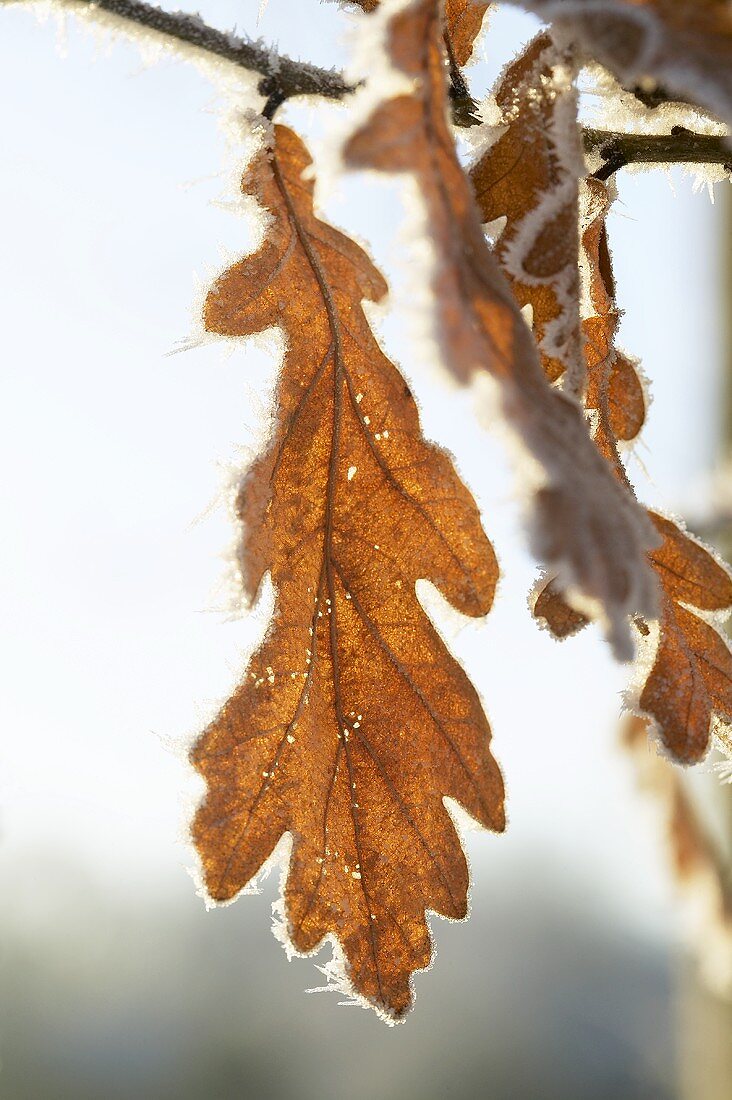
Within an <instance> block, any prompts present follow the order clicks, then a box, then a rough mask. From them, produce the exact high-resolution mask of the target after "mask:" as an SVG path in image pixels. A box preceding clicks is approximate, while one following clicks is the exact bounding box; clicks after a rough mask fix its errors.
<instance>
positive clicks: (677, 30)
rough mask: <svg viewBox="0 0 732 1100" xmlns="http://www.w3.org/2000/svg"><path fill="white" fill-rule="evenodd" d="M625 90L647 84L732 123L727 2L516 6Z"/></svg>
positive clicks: (731, 15)
mask: <svg viewBox="0 0 732 1100" xmlns="http://www.w3.org/2000/svg"><path fill="white" fill-rule="evenodd" d="M520 2H521V3H522V5H523V6H524V7H528V8H530V9H531V10H533V11H535V12H536V13H537V14H538V15H540V16H541V18H542V19H546V20H547V21H551V22H553V23H554V25H555V26H556V27H557V29H558V30H560V31H561V32H562V33H563V34H568V35H571V36H573V37H574V38H575V39H576V40H577V42H578V43H579V44H580V45H581V46H582V48H583V49H584V50H585V52H586V53H587V54H588V55H589V56H590V57H592V58H594V59H595V60H597V61H599V62H600V63H601V64H602V65H604V66H605V67H606V68H608V69H609V70H610V71H611V72H613V73H614V74H615V76H617V78H618V79H619V80H620V81H621V83H623V84H625V85H626V86H632V85H634V84H638V85H640V86H641V87H643V88H647V86H648V82H649V80H651V81H655V82H656V83H657V84H660V85H661V86H663V87H664V89H665V90H666V91H668V92H671V93H672V94H674V95H675V96H678V97H679V98H680V99H684V100H687V101H688V102H690V103H693V104H695V105H696V106H698V107H701V108H702V109H703V110H706V111H709V112H711V113H712V114H715V115H718V116H719V117H720V118H721V119H723V120H724V121H725V122H726V123H727V124H728V125H732V7H730V5H729V3H728V2H727V0H525V2H524V0H520Z"/></svg>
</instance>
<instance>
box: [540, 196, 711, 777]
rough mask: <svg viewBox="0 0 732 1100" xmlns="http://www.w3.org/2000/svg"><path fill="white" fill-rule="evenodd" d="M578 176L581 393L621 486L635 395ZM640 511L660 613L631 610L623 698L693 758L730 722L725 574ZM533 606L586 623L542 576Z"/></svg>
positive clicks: (669, 745)
mask: <svg viewBox="0 0 732 1100" xmlns="http://www.w3.org/2000/svg"><path fill="white" fill-rule="evenodd" d="M587 186H588V191H589V196H588V197H589V215H588V217H589V222H588V225H587V228H586V229H585V231H584V233H583V235H582V242H583V248H584V253H585V258H586V271H587V277H588V284H589V285H588V288H587V289H588V299H589V301H590V302H591V304H592V306H593V307H594V309H595V310H596V311H597V312H596V313H595V314H594V315H593V316H591V317H588V318H587V319H586V321H585V326H586V331H587V333H588V341H587V345H586V349H587V364H588V375H589V386H588V391H587V398H586V401H587V407H588V410H590V411H591V415H592V416H593V419H594V421H595V441H596V443H597V446H598V449H599V450H600V451H601V452H602V454H603V455H604V456H605V458H606V459H607V461H608V462H609V463H610V465H611V467H612V469H613V470H614V472H615V475H616V477H617V479H618V482H619V484H623V485H624V486H625V487H626V491H627V492H628V493H629V494H630V493H632V492H633V490H632V488H631V486H630V483H629V481H628V478H627V474H626V472H625V467H624V465H623V462H622V458H621V455H620V451H619V448H618V442H619V441H626V440H631V439H634V438H635V436H636V435H637V434H638V432H639V431H640V428H641V427H642V424H643V421H644V418H645V402H644V395H643V389H642V386H641V384H640V380H639V378H638V375H637V373H636V371H635V367H634V364H633V363H632V361H631V360H630V359H628V358H627V357H625V356H623V355H621V354H620V353H618V352H617V351H616V349H615V346H614V337H615V329H616V327H617V320H618V312H617V308H616V306H615V298H614V283H613V278H612V265H611V261H610V253H609V250H608V247H607V236H606V229H605V218H606V215H607V211H608V209H609V206H610V201H611V199H610V192H609V190H608V188H607V186H606V185H605V184H604V183H601V182H600V181H598V180H589V181H588V185H587ZM648 515H649V517H650V519H651V521H652V522H653V524H654V526H655V528H656V530H657V531H658V534H659V536H660V538H661V540H662V541H661V544H660V546H659V547H657V548H656V549H653V550H652V551H651V552H650V553H649V561H650V564H651V566H652V568H653V569H654V571H655V573H656V575H657V577H658V580H659V583H660V592H661V615H660V621H659V625H658V627H657V628H653V629H652V628H651V627H650V626H649V625H648V624H647V623H645V622H644V621H643V620H642V619H637V620H636V627H637V629H638V631H639V634H640V636H641V637H643V638H644V639H645V646H644V648H645V649H647V650H648V652H647V653H642V654H641V660H640V665H639V676H640V684H639V685H638V686H637V687H636V688H635V689H634V690H633V692H632V693H631V696H630V699H629V702H630V705H631V706H632V709H633V710H634V711H636V712H637V713H638V714H640V715H642V716H643V717H644V718H646V719H647V720H648V722H649V723H650V725H651V728H652V729H654V730H655V731H656V732H657V733H658V736H659V737H660V739H661V741H662V743H663V744H664V746H665V747H666V749H667V750H668V752H669V753H670V754H671V755H672V756H673V757H674V759H676V760H678V761H680V762H681V763H685V764H693V763H696V762H697V761H699V760H701V759H702V758H703V757H704V756H705V755H706V753H707V751H708V749H709V746H710V740H711V736H712V732H716V734H717V736H718V737H719V739H720V741H721V742H722V743H723V744H725V743H726V744H729V737H728V735H727V734H726V733H725V727H726V726H728V725H729V724H730V723H732V652H731V651H730V647H729V644H728V642H727V640H726V638H725V637H724V635H723V634H722V633H721V632H720V626H721V621H722V620H723V619H724V618H726V617H727V616H728V615H729V612H730V610H731V609H732V578H731V577H730V574H729V572H728V571H727V569H726V568H725V567H724V566H722V565H721V564H720V563H719V562H718V561H717V560H716V559H715V558H714V557H713V556H712V554H711V553H710V552H709V551H708V550H707V549H706V548H705V547H704V546H702V545H700V544H699V543H698V542H697V541H696V540H695V539H694V538H693V537H692V536H690V535H689V534H688V533H687V532H686V531H685V530H684V529H683V527H682V526H681V525H680V524H678V523H676V522H674V521H673V520H670V519H668V518H666V517H665V516H662V515H659V514H657V513H656V512H649V513H648ZM534 614H535V615H536V617H537V618H538V619H539V620H540V621H543V622H544V623H545V624H546V625H547V626H548V628H549V629H550V630H551V632H552V633H553V634H554V635H555V636H556V637H559V638H566V637H568V636H569V635H571V634H574V633H576V632H577V631H578V630H580V629H581V628H582V627H583V626H584V625H585V623H586V619H584V618H583V617H582V616H579V615H577V614H576V613H575V612H574V611H573V610H572V609H571V608H570V607H568V606H567V604H566V603H565V601H564V600H563V599H562V596H561V593H559V592H558V591H557V588H556V585H555V584H554V583H553V582H551V581H550V582H549V583H548V584H547V585H545V587H544V588H543V589H542V590H541V591H540V592H539V594H538V596H537V597H536V601H535V604H534ZM654 645H655V651H654V650H653V649H652V647H653V646H654Z"/></svg>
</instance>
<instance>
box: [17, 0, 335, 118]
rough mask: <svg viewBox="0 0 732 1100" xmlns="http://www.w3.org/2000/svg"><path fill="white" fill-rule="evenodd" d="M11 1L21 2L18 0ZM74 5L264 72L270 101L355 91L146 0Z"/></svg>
mask: <svg viewBox="0 0 732 1100" xmlns="http://www.w3.org/2000/svg"><path fill="white" fill-rule="evenodd" d="M3 2H7V0H0V4H2V3H3ZM11 2H12V3H14V4H17V3H18V2H19V0H11ZM21 2H22V0H21ZM73 7H76V8H77V9H80V10H81V11H88V13H89V15H91V16H94V15H95V14H96V13H100V14H102V15H112V16H115V17H116V18H117V19H120V20H122V21H123V22H125V23H129V24H130V26H137V27H143V28H146V29H147V30H149V31H152V32H153V33H155V34H159V35H163V36H165V37H166V38H170V39H173V40H174V41H176V42H183V43H185V44H186V45H187V46H193V47H195V48H196V49H199V50H202V51H203V52H204V53H207V54H210V55H211V56H212V57H219V58H222V59H223V60H224V61H229V62H231V64H232V65H236V66H237V67H239V68H241V69H246V70H247V71H248V72H254V73H259V74H260V75H261V77H262V79H261V81H260V83H259V88H258V90H259V92H260V94H261V95H264V96H267V97H271V96H273V95H275V94H276V95H278V96H279V99H280V102H281V103H282V102H284V101H285V100H286V99H290V98H291V97H292V96H296V95H317V96H321V97H323V98H325V99H342V98H343V97H344V96H347V95H349V94H350V93H351V92H353V91H354V87H353V85H352V84H349V83H348V82H347V81H346V80H345V79H344V77H343V76H342V74H341V73H339V72H337V71H336V70H334V69H320V68H318V67H317V66H316V65H308V64H306V63H305V62H302V61H293V60H292V59H291V58H289V57H283V56H281V55H280V54H278V53H277V52H276V50H274V49H271V48H269V47H267V46H263V45H261V44H260V43H258V42H251V41H249V40H248V39H245V38H239V37H237V36H236V35H234V34H231V33H228V32H226V31H220V30H217V29H216V28H215V27H211V26H209V25H208V24H207V23H204V22H203V20H202V19H201V18H200V17H199V16H197V15H188V14H186V13H185V12H167V11H163V10H162V9H161V8H158V7H155V5H154V4H146V3H143V2H142V0H75V3H74V5H73Z"/></svg>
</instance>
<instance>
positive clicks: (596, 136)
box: [583, 126, 732, 180]
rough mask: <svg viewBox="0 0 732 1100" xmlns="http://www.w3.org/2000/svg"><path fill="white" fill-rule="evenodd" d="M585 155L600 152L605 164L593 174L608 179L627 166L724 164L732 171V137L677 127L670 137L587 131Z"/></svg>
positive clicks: (585, 134)
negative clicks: (700, 132)
mask: <svg viewBox="0 0 732 1100" xmlns="http://www.w3.org/2000/svg"><path fill="white" fill-rule="evenodd" d="M583 140H584V146H585V152H586V153H598V154H599V155H600V156H601V157H602V158H603V161H604V163H603V164H602V165H601V166H600V168H598V169H597V171H596V172H594V173H593V174H594V177H595V179H598V180H606V179H609V178H610V176H612V175H613V173H614V172H617V171H618V170H619V169H620V168H625V167H626V165H628V164H722V165H723V166H724V167H725V168H726V169H727V171H728V172H732V149H731V148H730V145H729V138H727V137H720V136H717V135H716V134H695V133H693V132H692V131H691V130H686V129H684V127H683V126H674V127H673V128H672V130H671V133H670V134H619V133H614V132H613V131H611V130H593V129H589V128H585V130H584V131H583Z"/></svg>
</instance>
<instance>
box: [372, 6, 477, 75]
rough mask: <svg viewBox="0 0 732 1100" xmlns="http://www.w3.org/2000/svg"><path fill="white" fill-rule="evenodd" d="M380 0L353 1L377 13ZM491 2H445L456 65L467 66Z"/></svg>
mask: <svg viewBox="0 0 732 1100" xmlns="http://www.w3.org/2000/svg"><path fill="white" fill-rule="evenodd" d="M379 2H380V0H353V3H354V4H358V6H359V7H360V8H363V10H364V11H375V10H376V8H378V6H379ZM490 6H491V0H488V2H487V3H483V2H482V0H445V34H446V35H447V38H448V41H449V44H450V49H451V51H452V55H453V57H454V59H455V64H456V65H467V63H468V62H469V61H470V58H471V57H472V55H473V46H474V45H475V41H476V39H477V38H478V35H479V34H480V32H481V30H482V29H483V20H484V19H485V16H486V12H487V11H488V8H489V7H490Z"/></svg>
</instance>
